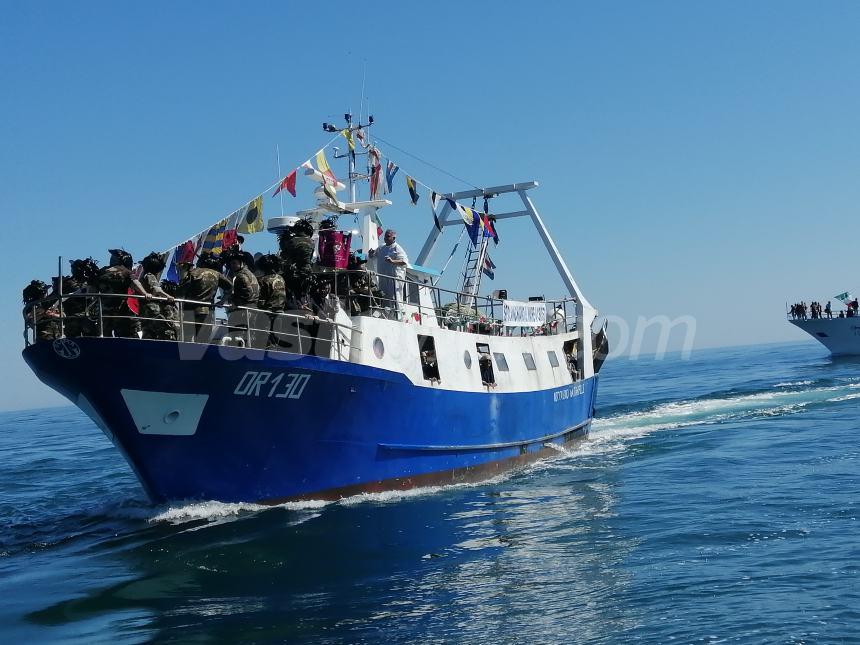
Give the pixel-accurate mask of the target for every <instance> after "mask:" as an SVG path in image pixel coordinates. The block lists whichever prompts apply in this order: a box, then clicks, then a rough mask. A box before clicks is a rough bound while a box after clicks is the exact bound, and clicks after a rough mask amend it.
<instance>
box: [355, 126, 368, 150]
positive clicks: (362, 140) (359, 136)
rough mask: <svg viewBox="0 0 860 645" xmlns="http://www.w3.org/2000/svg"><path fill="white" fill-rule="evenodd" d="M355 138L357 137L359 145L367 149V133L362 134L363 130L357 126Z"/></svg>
mask: <svg viewBox="0 0 860 645" xmlns="http://www.w3.org/2000/svg"><path fill="white" fill-rule="evenodd" d="M355 138H356V139H358V142H359V143H360V144H361V147H362V148H364V149H365V150H367V148H368V147H369V146H370V144H369V143H368V142H367V135H365V134H364V130H362V129H361V128H358V129H357V130H356V131H355Z"/></svg>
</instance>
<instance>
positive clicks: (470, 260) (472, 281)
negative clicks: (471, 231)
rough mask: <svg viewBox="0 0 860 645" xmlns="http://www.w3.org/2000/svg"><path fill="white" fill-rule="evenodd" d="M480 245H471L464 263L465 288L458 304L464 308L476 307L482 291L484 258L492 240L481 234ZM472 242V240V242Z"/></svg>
mask: <svg viewBox="0 0 860 645" xmlns="http://www.w3.org/2000/svg"><path fill="white" fill-rule="evenodd" d="M479 236H480V237H479V238H478V244H477V245H474V244H470V245H469V250H468V251H467V252H466V260H465V262H464V263H463V272H462V274H461V275H462V278H463V288H462V289H461V292H462V293H461V295H460V297H459V300H458V302H459V303H460V306H462V307H473V308H474V307H475V297H476V296H477V295H478V291H479V290H480V289H481V276H483V274H484V272H483V270H482V269H483V268H484V257H485V256H486V254H487V242H489V240H490V238H488V237H484V236H483V235H481V234H480V233H479ZM470 241H471V240H470Z"/></svg>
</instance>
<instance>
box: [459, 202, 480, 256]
mask: <svg viewBox="0 0 860 645" xmlns="http://www.w3.org/2000/svg"><path fill="white" fill-rule="evenodd" d="M461 208H462V209H463V210H464V211H465V212H466V214H468V215H469V216H470V217H471V218H472V220H471V223H470V224H466V230H468V231H469V239H470V240H472V245H474V246H478V236H479V235H480V236H483V231H482V226H481V218H480V217H478V213H476V212H475V211H474V210H473V209H471V208H469V207H468V206H461ZM464 221H465V218H464Z"/></svg>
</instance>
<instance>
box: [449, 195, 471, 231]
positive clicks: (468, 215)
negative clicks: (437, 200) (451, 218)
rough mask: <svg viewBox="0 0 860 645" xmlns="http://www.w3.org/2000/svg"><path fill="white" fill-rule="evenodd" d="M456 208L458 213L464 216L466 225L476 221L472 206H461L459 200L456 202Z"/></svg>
mask: <svg viewBox="0 0 860 645" xmlns="http://www.w3.org/2000/svg"><path fill="white" fill-rule="evenodd" d="M449 201H450V200H449ZM454 208H455V209H456V211H457V212H458V213H460V217H462V218H463V223H464V224H465V225H466V226H472V225H473V224H474V223H475V216H474V215H473V214H472V209H471V208H467V207H466V206H461V205H460V204H458V203H457V202H454Z"/></svg>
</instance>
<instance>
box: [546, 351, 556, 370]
mask: <svg viewBox="0 0 860 645" xmlns="http://www.w3.org/2000/svg"><path fill="white" fill-rule="evenodd" d="M546 355H547V357H548V358H549V364H550V365H552V366H553V367H558V356H556V355H555V352H553V351H549V352H547V353H546Z"/></svg>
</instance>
